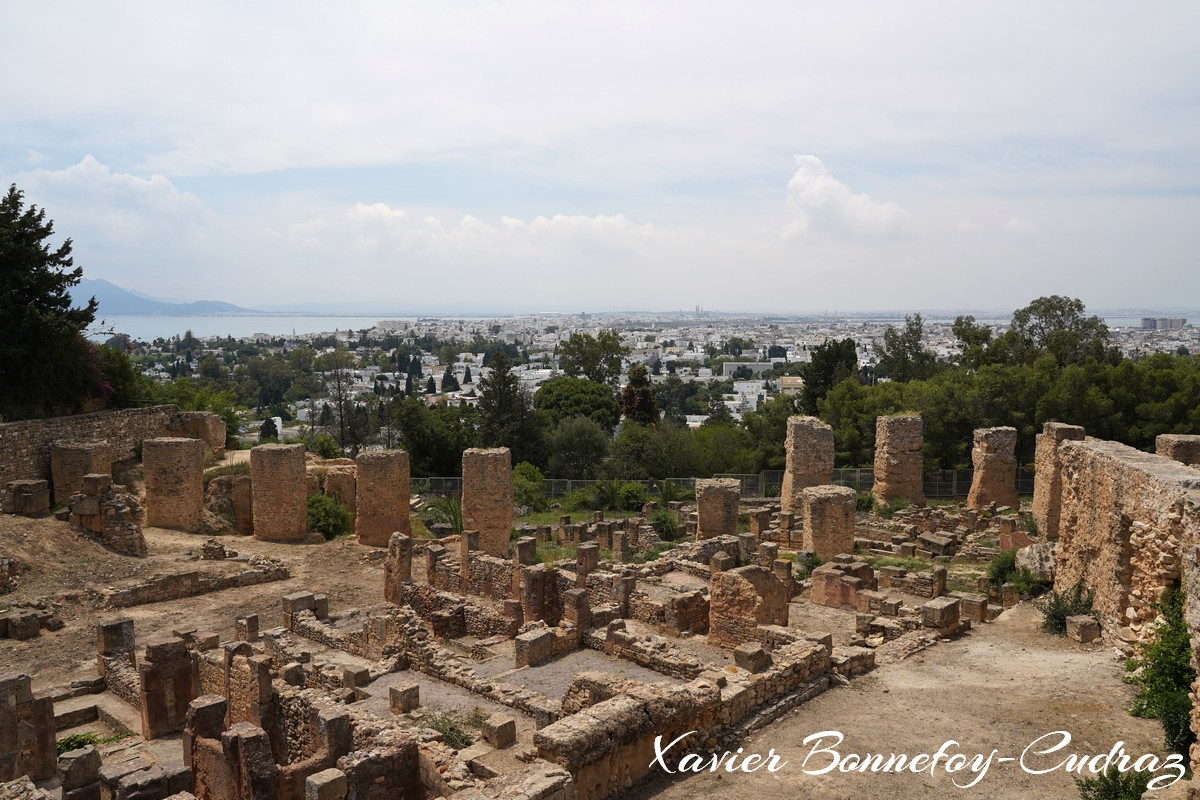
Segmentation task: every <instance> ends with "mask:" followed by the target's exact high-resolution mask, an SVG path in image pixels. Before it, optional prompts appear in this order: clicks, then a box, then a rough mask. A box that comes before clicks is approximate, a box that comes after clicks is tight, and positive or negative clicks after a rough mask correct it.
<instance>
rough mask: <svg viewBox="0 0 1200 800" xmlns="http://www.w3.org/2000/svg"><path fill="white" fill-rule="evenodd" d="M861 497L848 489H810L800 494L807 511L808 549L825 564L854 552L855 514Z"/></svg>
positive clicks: (805, 519)
mask: <svg viewBox="0 0 1200 800" xmlns="http://www.w3.org/2000/svg"><path fill="white" fill-rule="evenodd" d="M857 499H858V497H857V495H856V494H855V492H854V490H853V489H851V488H849V487H847V486H810V487H808V488H807V489H805V490H804V491H803V492H801V494H800V502H801V505H802V507H803V509H804V549H805V550H811V551H813V552H814V553H816V554H817V555H818V556H820V557H821V558H822V560H824V561H829V560H831V559H832V558H833V557H834V556H836V555H838V554H839V553H852V552H854V510H855V505H856V501H857Z"/></svg>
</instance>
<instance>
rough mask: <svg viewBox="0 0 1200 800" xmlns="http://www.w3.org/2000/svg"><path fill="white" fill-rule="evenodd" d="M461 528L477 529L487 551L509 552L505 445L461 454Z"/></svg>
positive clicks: (509, 505) (510, 503)
mask: <svg viewBox="0 0 1200 800" xmlns="http://www.w3.org/2000/svg"><path fill="white" fill-rule="evenodd" d="M462 473H463V483H462V486H463V491H462V519H463V528H464V529H466V530H472V531H479V544H480V547H481V548H482V549H483V551H484V552H485V553H487V554H489V555H493V556H499V557H504V556H506V555H508V535H509V532H510V531H512V524H513V484H512V456H511V454H510V453H509V450H508V448H507V447H497V448H493V449H479V448H471V449H470V450H464V451H463V456H462Z"/></svg>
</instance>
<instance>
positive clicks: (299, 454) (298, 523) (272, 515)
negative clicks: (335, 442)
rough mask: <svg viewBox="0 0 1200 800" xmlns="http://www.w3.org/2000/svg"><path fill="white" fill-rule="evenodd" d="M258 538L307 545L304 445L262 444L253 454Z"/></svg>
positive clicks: (253, 501) (253, 506) (253, 508)
mask: <svg viewBox="0 0 1200 800" xmlns="http://www.w3.org/2000/svg"><path fill="white" fill-rule="evenodd" d="M250 493H251V502H250V506H251V513H252V514H253V515H254V538H256V539H263V540H265V541H268V542H303V541H304V540H305V539H307V538H308V507H307V501H308V481H307V477H306V476H305V472H304V445H302V444H260V445H259V446H258V447H255V448H252V449H251V450H250Z"/></svg>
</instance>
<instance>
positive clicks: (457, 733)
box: [421, 714, 475, 750]
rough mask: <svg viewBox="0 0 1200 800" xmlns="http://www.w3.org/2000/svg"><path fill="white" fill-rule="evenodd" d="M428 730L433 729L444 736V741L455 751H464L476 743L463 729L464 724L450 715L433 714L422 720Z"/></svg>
mask: <svg viewBox="0 0 1200 800" xmlns="http://www.w3.org/2000/svg"><path fill="white" fill-rule="evenodd" d="M421 724H423V725H424V726H425V727H427V728H432V729H433V730H435V731H437V732H438V733H440V734H441V735H442V741H443V742H445V743H446V745H447V746H449V747H453V748H454V749H455V750H462V749H463V748H466V747H470V746H471V745H473V744H474V743H475V738H474V737H473V736H471V734H469V733H467V732H466V731H465V730H463V729H462V724H465V723H460V722H459V721H458V720H457V719H455V718H454V717H452V716H450V715H449V714H433V715H431V716H429V717H426V718H425V719H424V720H422V723H421Z"/></svg>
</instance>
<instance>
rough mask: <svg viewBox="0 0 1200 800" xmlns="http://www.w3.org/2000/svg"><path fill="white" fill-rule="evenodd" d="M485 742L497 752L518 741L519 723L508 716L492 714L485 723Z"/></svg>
mask: <svg viewBox="0 0 1200 800" xmlns="http://www.w3.org/2000/svg"><path fill="white" fill-rule="evenodd" d="M483 740H484V741H485V742H487V743H488V744H490V745H491V746H492V747H494V748H496V749H497V750H499V749H501V748H504V747H508V746H509V745H510V744H512V743H513V742H515V741H516V740H517V721H516V719H515V718H513V717H511V716H509V715H508V714H492V715H491V716H490V717H488V718H487V720H485V721H484V723H483Z"/></svg>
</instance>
